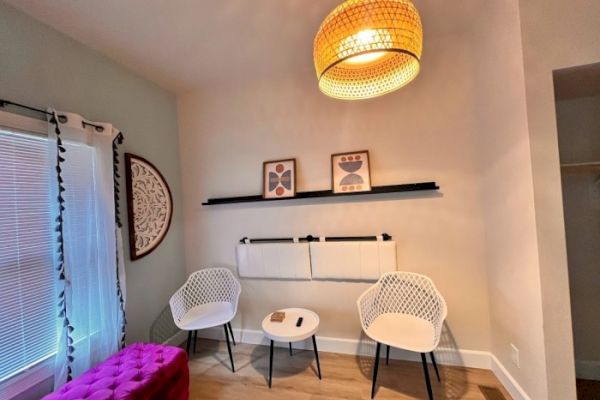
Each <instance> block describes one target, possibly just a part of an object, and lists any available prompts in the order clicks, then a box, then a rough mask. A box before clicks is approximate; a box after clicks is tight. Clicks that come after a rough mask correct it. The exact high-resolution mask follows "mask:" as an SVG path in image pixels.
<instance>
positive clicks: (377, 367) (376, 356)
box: [371, 342, 381, 398]
mask: <svg viewBox="0 0 600 400" xmlns="http://www.w3.org/2000/svg"><path fill="white" fill-rule="evenodd" d="M379 350H381V343H379V342H377V350H375V352H376V354H375V365H373V386H372V387H371V398H373V397H375V385H376V384H377V370H378V369H379Z"/></svg>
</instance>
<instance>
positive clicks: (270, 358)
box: [269, 340, 273, 389]
mask: <svg viewBox="0 0 600 400" xmlns="http://www.w3.org/2000/svg"><path fill="white" fill-rule="evenodd" d="M272 378H273V341H272V340H271V353H270V356H269V389H270V388H271V380H272Z"/></svg>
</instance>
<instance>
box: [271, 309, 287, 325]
mask: <svg viewBox="0 0 600 400" xmlns="http://www.w3.org/2000/svg"><path fill="white" fill-rule="evenodd" d="M284 319H285V312H282V311H275V312H274V313H273V314H271V322H283V320H284Z"/></svg>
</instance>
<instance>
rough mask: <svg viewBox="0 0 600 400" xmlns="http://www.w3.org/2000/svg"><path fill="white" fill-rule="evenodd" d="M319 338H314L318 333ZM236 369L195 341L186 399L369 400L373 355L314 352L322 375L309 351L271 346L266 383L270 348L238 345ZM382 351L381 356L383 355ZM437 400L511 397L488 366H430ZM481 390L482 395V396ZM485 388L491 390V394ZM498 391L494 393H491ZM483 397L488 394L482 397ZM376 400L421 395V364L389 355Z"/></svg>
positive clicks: (223, 350) (211, 346) (215, 345)
mask: <svg viewBox="0 0 600 400" xmlns="http://www.w3.org/2000/svg"><path fill="white" fill-rule="evenodd" d="M317 341H318V338H317ZM233 351H234V357H235V365H236V372H235V374H234V373H232V372H231V367H230V364H229V356H228V354H227V347H226V344H225V343H224V342H218V341H211V340H198V343H197V353H195V354H191V355H190V363H189V366H190V400H196V399H223V400H226V399H261V400H262V399H265V400H269V399H284V400H320V399H369V398H370V392H371V376H372V367H373V362H374V358H372V357H357V356H351V355H345V354H336V353H326V352H322V351H321V352H319V358H320V360H321V371H322V374H323V380H321V381H319V378H318V377H317V375H316V363H315V361H314V353H313V351H312V350H294V355H293V357H290V355H289V353H288V349H287V348H277V347H276V348H275V355H274V361H273V365H274V366H273V388H272V389H269V388H268V386H267V379H268V373H269V348H268V347H267V346H255V345H249V344H238V345H237V346H235V347H233ZM384 353H385V352H384V351H382V356H383V355H384ZM430 374H431V377H432V383H433V392H434V397H435V399H436V400H442V399H473V400H496V399H498V400H501V399H502V398H503V397H502V396H501V397H497V396H494V392H495V390H494V389H498V390H499V391H500V393H501V394H502V395H503V396H504V397H505V398H506V399H507V400H510V399H511V397H510V396H509V395H508V393H507V392H506V391H505V389H504V388H503V387H502V385H501V384H500V382H499V381H498V380H497V379H496V377H495V376H494V374H493V373H492V372H491V371H488V370H482V369H475V368H459V367H446V366H440V375H441V378H442V380H441V382H440V383H438V382H437V380H436V379H435V372H434V370H433V366H431V365H430ZM484 393H486V395H484ZM490 393H491V394H492V395H490ZM496 394H497V392H496ZM486 396H487V397H486ZM375 398H376V399H378V400H385V399H426V398H427V391H426V387H425V380H424V377H423V369H422V367H421V364H420V363H414V362H407V361H398V360H390V365H385V358H384V357H382V360H381V364H380V367H379V376H378V389H377V394H376V397H375Z"/></svg>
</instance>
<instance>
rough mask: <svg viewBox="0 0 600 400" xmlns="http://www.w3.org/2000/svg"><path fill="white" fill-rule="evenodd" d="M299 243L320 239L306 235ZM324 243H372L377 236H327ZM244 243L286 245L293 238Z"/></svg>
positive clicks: (264, 239) (385, 238) (247, 240)
mask: <svg viewBox="0 0 600 400" xmlns="http://www.w3.org/2000/svg"><path fill="white" fill-rule="evenodd" d="M296 239H297V240H298V241H299V242H318V241H320V239H321V238H319V237H318V236H313V235H308V236H306V237H299V238H296ZM323 239H324V240H325V241H326V242H356V241H367V242H373V241H377V240H379V239H378V237H377V236H332V237H330V236H328V237H325V238H323ZM381 239H382V240H383V241H384V242H386V241H388V240H392V237H391V236H390V235H388V234H387V233H382V234H381ZM246 242H249V243H286V242H294V238H260V239H250V238H247V237H244V238H242V239H240V243H242V244H244V243H246Z"/></svg>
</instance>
